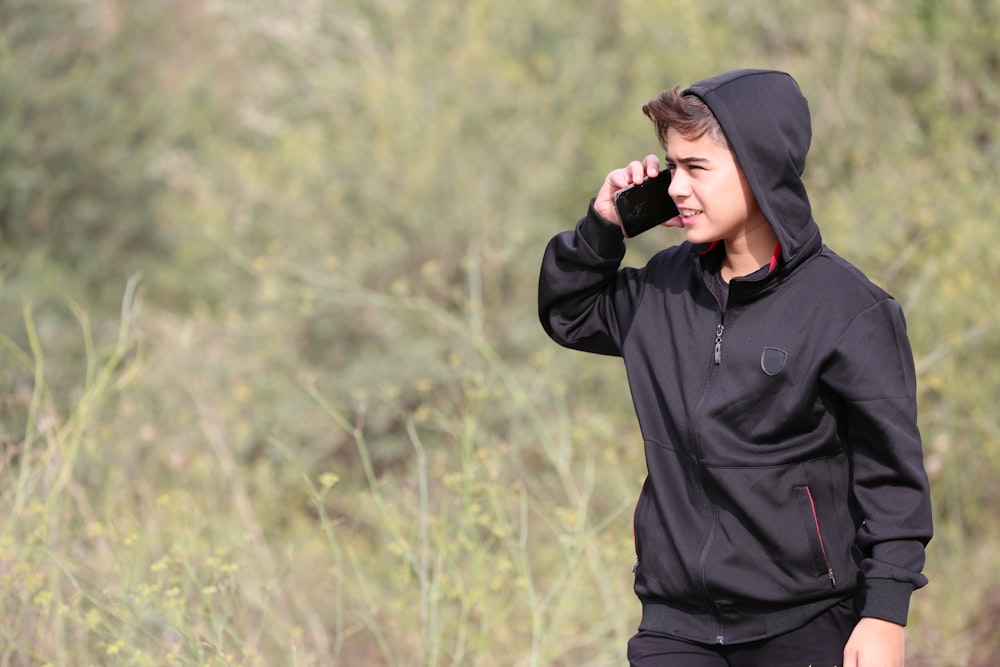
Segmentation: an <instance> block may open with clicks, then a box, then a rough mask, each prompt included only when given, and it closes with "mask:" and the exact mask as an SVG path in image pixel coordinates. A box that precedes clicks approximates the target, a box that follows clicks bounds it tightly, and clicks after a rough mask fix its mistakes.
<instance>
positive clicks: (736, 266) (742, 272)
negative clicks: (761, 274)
mask: <svg viewBox="0 0 1000 667" xmlns="http://www.w3.org/2000/svg"><path fill="white" fill-rule="evenodd" d="M777 243H778V237H776V236H775V235H774V231H773V230H772V229H771V226H770V225H765V226H764V228H761V229H760V230H759V232H758V233H757V234H753V235H747V236H744V237H743V238H742V239H739V240H736V241H726V244H725V245H726V256H725V258H723V260H722V268H721V273H722V279H723V280H725V281H726V282H727V283H728V282H729V281H730V280H732V279H733V278H740V277H742V276H748V275H750V274H751V273H754V272H755V271H757V270H758V269H760V267H762V266H766V265H768V264H770V263H771V258H772V256H773V255H774V247H775V245H776V244H777Z"/></svg>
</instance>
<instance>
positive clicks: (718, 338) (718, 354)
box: [715, 322, 726, 366]
mask: <svg viewBox="0 0 1000 667" xmlns="http://www.w3.org/2000/svg"><path fill="white" fill-rule="evenodd" d="M725 330H726V325H725V324H723V323H722V322H719V328H718V329H716V331H715V365H716V366H718V365H719V364H721V363H722V332H723V331H725Z"/></svg>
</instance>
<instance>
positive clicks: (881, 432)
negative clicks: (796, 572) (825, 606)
mask: <svg viewBox="0 0 1000 667" xmlns="http://www.w3.org/2000/svg"><path fill="white" fill-rule="evenodd" d="M824 381H825V382H826V383H827V384H828V385H829V386H831V387H832V388H833V390H834V391H836V393H837V394H838V395H839V396H840V397H841V398H842V400H843V403H842V405H843V407H844V422H845V429H844V433H845V438H846V443H845V444H846V447H847V448H848V451H849V452H850V454H851V459H852V469H853V479H854V482H853V492H854V498H855V500H856V501H857V504H858V508H859V510H860V512H861V517H860V519H861V525H860V526H859V527H858V534H857V543H858V546H859V547H860V549H861V552H862V557H863V560H862V562H861V568H862V571H863V573H864V577H865V580H864V587H865V598H864V606H863V608H862V612H861V615H862V616H863V617H870V618H876V619H882V620H884V621H890V622H892V623H895V624H897V625H900V626H904V625H906V620H907V614H908V610H909V601H910V595H911V594H912V593H913V591H914V590H915V589H917V588H920V587H921V586H923V585H924V584H926V583H927V579H926V577H924V575H923V574H921V570H922V569H923V565H924V550H925V547H926V545H927V543H928V541H930V539H931V534H932V532H933V530H932V521H931V506H930V491H929V484H928V481H927V475H926V473H925V471H924V465H923V449H922V446H921V441H920V432H919V430H918V428H917V401H916V373H915V371H914V366H913V356H912V352H911V350H910V344H909V340H908V338H907V335H906V325H905V322H904V319H903V313H902V309H901V308H900V307H899V304H897V303H896V301H894V300H892V299H891V298H884V299H881V300H879V301H878V302H876V303H875V304H873V305H872V306H870V307H868V308H867V309H865V310H864V311H863V312H861V313H859V314H858V315H857V316H856V317H855V318H854V320H853V321H852V322H851V323H850V325H849V326H848V327H847V329H846V331H845V333H844V334H843V336H842V337H841V339H840V340H839V342H838V343H837V345H836V346H835V349H834V351H833V354H832V355H831V357H830V358H829V359H828V365H827V369H826V372H825V373H824Z"/></svg>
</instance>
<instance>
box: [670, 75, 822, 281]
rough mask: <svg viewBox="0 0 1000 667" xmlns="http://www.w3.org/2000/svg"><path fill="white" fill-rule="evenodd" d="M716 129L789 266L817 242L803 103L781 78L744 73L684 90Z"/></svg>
mask: <svg viewBox="0 0 1000 667" xmlns="http://www.w3.org/2000/svg"><path fill="white" fill-rule="evenodd" d="M682 94H683V95H695V96H697V97H699V98H701V100H702V101H704V102H705V104H707V105H708V107H709V109H711V110H712V113H713V114H715V117H716V119H717V120H718V121H719V125H721V126H722V130H723V132H725V134H726V138H727V139H728V140H729V144H730V146H731V147H732V149H733V152H734V153H735V154H736V159H737V161H738V162H739V164H740V167H741V168H742V169H743V173H744V175H745V176H746V179H747V183H748V184H749V185H750V189H751V190H753V193H754V196H756V198H757V203H758V204H759V205H760V208H761V210H762V211H763V213H764V216H765V217H766V218H767V221H768V222H770V223H771V227H772V228H773V229H774V233H775V236H777V237H778V241H779V242H780V243H781V254H782V258H783V259H784V261H785V263H786V264H787V265H789V266H792V265H795V264H798V263H799V262H801V261H802V260H803V259H804V258H805V257H807V256H809V255H810V254H812V253H814V252H816V251H817V250H819V248H820V246H821V244H822V241H821V238H820V233H819V227H818V226H817V225H816V222H815V221H814V220H813V217H812V209H811V207H810V205H809V196H808V195H807V194H806V188H805V185H804V184H803V183H802V173H803V171H805V167H806V154H807V153H808V152H809V143H810V141H811V140H812V122H811V120H810V117H809V103H808V102H807V101H806V98H805V97H803V95H802V92H801V91H800V90H799V86H798V84H797V83H796V82H795V80H794V79H793V78H792V77H791V76H789V75H788V74H786V73H784V72H776V71H772V70H760V69H744V70H736V71H733V72H726V73H725V74H720V75H718V76H714V77H712V78H710V79H705V80H704V81H699V82H698V83H695V84H694V85H692V86H690V87H689V88H687V89H686V90H684V92H683V93H682Z"/></svg>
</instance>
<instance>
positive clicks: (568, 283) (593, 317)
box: [538, 202, 625, 355]
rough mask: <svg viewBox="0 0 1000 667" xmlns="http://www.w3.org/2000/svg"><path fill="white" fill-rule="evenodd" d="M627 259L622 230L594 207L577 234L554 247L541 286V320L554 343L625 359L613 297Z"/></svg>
mask: <svg viewBox="0 0 1000 667" xmlns="http://www.w3.org/2000/svg"><path fill="white" fill-rule="evenodd" d="M624 256H625V242H624V239H623V237H622V232H621V228H620V227H618V226H616V225H614V224H612V223H611V222H609V221H607V220H605V219H604V218H603V217H602V216H601V215H600V214H598V213H597V212H596V210H595V209H594V202H591V204H590V207H589V209H588V211H587V215H586V216H585V217H584V218H583V219H581V220H580V221H579V222H578V223H577V225H576V229H574V230H572V231H567V232H562V233H561V234H558V235H557V236H556V237H555V238H553V239H552V240H551V241H550V242H549V245H548V247H547V248H546V249H545V255H544V256H543V258H542V269H541V274H540V276H539V280H538V316H539V319H540V321H541V323H542V327H543V328H544V329H545V331H546V333H548V334H549V336H550V337H551V338H552V339H553V340H555V341H556V342H558V343H559V344H561V345H565V346H567V347H572V348H574V349H579V350H584V351H587V352H596V353H599V354H610V355H618V354H620V349H619V342H620V340H619V337H618V334H617V331H618V327H617V320H616V316H615V308H614V307H613V305H612V302H613V296H612V295H613V292H614V286H615V283H616V280H617V275H618V267H619V265H620V264H621V260H622V258H623V257H624Z"/></svg>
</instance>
